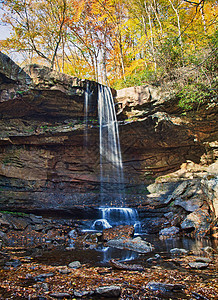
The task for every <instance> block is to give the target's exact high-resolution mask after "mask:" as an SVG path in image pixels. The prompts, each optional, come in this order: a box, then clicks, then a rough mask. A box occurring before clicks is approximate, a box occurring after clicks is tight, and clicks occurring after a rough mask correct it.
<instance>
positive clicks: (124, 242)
mask: <svg viewBox="0 0 218 300" xmlns="http://www.w3.org/2000/svg"><path fill="white" fill-rule="evenodd" d="M107 245H108V246H110V247H115V248H118V249H129V250H133V251H136V252H139V253H148V252H151V251H153V249H154V248H153V246H152V245H151V244H150V243H148V242H146V241H144V240H142V239H141V237H137V238H134V239H117V240H110V241H108V242H107Z"/></svg>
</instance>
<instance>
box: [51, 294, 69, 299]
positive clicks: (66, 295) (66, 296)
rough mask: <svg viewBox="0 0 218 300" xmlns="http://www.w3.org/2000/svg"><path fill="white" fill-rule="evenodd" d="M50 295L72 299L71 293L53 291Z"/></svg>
mask: <svg viewBox="0 0 218 300" xmlns="http://www.w3.org/2000/svg"><path fill="white" fill-rule="evenodd" d="M49 296H51V297H53V298H56V299H70V298H71V295H70V294H69V293H52V294H49Z"/></svg>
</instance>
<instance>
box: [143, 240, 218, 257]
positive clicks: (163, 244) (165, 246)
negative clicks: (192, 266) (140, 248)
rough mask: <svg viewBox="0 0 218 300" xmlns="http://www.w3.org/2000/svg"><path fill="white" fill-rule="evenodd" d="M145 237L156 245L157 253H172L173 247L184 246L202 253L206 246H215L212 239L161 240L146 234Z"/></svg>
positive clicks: (196, 252)
mask: <svg viewBox="0 0 218 300" xmlns="http://www.w3.org/2000/svg"><path fill="white" fill-rule="evenodd" d="M144 238H145V239H146V240H147V241H149V242H150V243H151V244H153V245H154V248H155V252H157V253H163V252H165V253H170V250H171V249H173V248H183V249H186V250H189V251H193V252H194V253H195V254H200V253H202V248H204V247H206V246H210V247H214V245H213V240H211V239H209V238H208V239H199V240H198V239H191V238H188V237H174V238H168V239H162V240H160V239H159V238H158V237H157V236H155V235H146V236H144Z"/></svg>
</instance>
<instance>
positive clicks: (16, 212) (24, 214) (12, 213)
mask: <svg viewBox="0 0 218 300" xmlns="http://www.w3.org/2000/svg"><path fill="white" fill-rule="evenodd" d="M0 213H2V214H8V215H13V216H18V217H25V216H28V214H26V213H23V212H19V211H7V210H1V211H0Z"/></svg>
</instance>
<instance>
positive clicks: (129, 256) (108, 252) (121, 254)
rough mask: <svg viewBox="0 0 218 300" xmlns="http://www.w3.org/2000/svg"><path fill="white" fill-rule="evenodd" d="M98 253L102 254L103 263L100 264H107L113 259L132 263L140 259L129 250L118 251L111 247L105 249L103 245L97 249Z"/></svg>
mask: <svg viewBox="0 0 218 300" xmlns="http://www.w3.org/2000/svg"><path fill="white" fill-rule="evenodd" d="M96 251H98V252H100V253H101V256H100V257H101V261H100V263H107V262H109V261H110V260H111V259H117V260H119V261H131V260H134V259H136V258H137V257H138V253H136V252H134V251H131V250H127V249H116V248H111V247H104V246H103V245H99V246H98V247H97V248H96Z"/></svg>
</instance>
